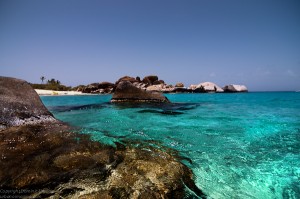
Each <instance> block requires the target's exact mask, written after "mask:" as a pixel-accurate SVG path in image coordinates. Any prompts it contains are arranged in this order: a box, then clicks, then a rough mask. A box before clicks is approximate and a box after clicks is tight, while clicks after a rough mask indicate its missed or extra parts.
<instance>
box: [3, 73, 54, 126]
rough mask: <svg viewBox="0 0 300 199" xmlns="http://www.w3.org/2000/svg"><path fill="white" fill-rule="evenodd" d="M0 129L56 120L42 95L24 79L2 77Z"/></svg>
mask: <svg viewBox="0 0 300 199" xmlns="http://www.w3.org/2000/svg"><path fill="white" fill-rule="evenodd" d="M0 110H1V115H0V129H4V128H7V127H11V126H20V125H24V124H37V123H41V122H45V121H55V119H54V117H53V115H52V114H51V113H50V112H49V111H48V110H47V108H46V107H45V106H44V104H43V103H42V102H41V99H40V97H39V96H38V95H37V93H36V92H35V91H34V90H33V89H32V87H31V86H30V85H29V84H28V83H27V82H26V81H24V80H20V79H15V78H10V77H0Z"/></svg>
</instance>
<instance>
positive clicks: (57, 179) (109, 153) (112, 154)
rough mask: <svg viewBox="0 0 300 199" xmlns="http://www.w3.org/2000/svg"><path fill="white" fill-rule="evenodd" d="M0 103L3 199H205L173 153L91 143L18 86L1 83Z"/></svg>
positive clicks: (24, 87)
mask: <svg viewBox="0 0 300 199" xmlns="http://www.w3.org/2000/svg"><path fill="white" fill-rule="evenodd" d="M0 100H1V101H0V102H1V103H0V105H1V109H0V114H1V124H2V127H3V128H2V129H0V152H1V154H0V158H1V161H0V190H3V192H1V194H0V195H1V196H2V197H3V198H81V199H83V198H107V199H108V198H109V199H119V198H132V199H136V198H153V199H158V198H175V199H176V198H178V199H179V198H184V197H185V194H186V190H187V187H188V189H190V190H192V192H191V193H190V194H194V195H195V197H196V195H198V196H200V197H205V195H204V194H203V193H202V192H201V190H199V189H198V188H197V187H196V186H195V184H194V181H193V174H192V172H191V170H190V169H188V168H187V167H186V166H185V165H183V164H182V163H180V161H178V156H176V152H175V151H173V152H172V151H171V150H170V149H164V150H160V149H157V148H154V147H152V146H149V145H148V144H147V143H144V144H143V146H142V144H141V143H139V144H138V145H140V146H141V148H137V147H133V146H136V145H137V144H136V143H130V141H128V142H126V145H123V144H119V143H115V146H106V145H103V144H101V143H100V142H96V141H92V140H91V139H90V136H88V135H86V134H80V133H78V132H77V130H76V129H74V128H71V127H70V126H68V125H66V124H64V123H62V122H60V121H58V120H56V119H55V118H54V117H53V116H52V114H51V113H50V112H49V111H48V110H47V109H46V108H45V106H44V105H43V104H42V102H41V101H40V99H39V97H38V95H37V93H35V92H34V90H33V89H32V88H31V87H30V86H29V85H28V83H27V82H25V81H23V80H18V79H14V78H6V77H1V78H0ZM44 117H46V118H49V119H45V118H44ZM28 118H29V120H30V121H34V122H30V121H27V119H28ZM30 118H31V119H30ZM16 121H24V122H16Z"/></svg>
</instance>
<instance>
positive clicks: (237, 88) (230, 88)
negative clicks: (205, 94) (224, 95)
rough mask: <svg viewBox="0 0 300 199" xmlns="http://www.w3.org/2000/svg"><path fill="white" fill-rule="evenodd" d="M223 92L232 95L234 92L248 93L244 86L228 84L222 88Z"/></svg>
mask: <svg viewBox="0 0 300 199" xmlns="http://www.w3.org/2000/svg"><path fill="white" fill-rule="evenodd" d="M223 89H224V92H228V93H234V92H248V89H247V87H246V86H245V85H236V84H230V85H226V86H224V88H223Z"/></svg>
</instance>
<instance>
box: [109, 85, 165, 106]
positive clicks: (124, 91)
mask: <svg viewBox="0 0 300 199" xmlns="http://www.w3.org/2000/svg"><path fill="white" fill-rule="evenodd" d="M111 102H156V103H157V102H158V103H160V102H169V100H168V98H166V97H165V96H164V95H162V94H161V93H159V92H149V91H145V90H142V89H139V88H137V87H135V86H134V85H133V84H132V83H131V82H129V81H122V82H120V83H119V84H118V86H117V88H116V90H115V93H114V94H113V96H112V99H111Z"/></svg>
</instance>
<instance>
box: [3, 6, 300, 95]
mask: <svg viewBox="0 0 300 199" xmlns="http://www.w3.org/2000/svg"><path fill="white" fill-rule="evenodd" d="M299 24H300V1H299V0H281V1H279V0H187V1H183V0H180V1H177V0H172V1H169V0H107V1H106V0H98V1H93V0H72V1H71V0H13V1H11V0H0V75H1V76H12V77H17V78H21V79H25V80H27V81H29V82H36V83H39V82H40V77H41V76H42V75H43V76H45V77H46V78H47V79H48V78H49V79H50V78H55V79H58V80H60V81H61V82H62V83H63V84H66V85H71V86H76V85H79V84H88V83H93V82H101V81H111V82H114V81H116V80H117V79H118V78H119V77H121V76H124V75H130V76H134V77H135V76H140V77H143V76H146V75H150V74H156V75H158V76H159V78H160V79H163V80H165V81H166V82H167V83H170V84H175V83H176V82H183V83H184V84H185V85H186V86H189V85H190V84H198V83H200V82H204V81H212V82H215V83H217V84H218V85H220V86H224V85H225V84H232V83H234V84H245V85H246V86H248V88H249V90H252V91H256V90H260V91H263V90H299V89H300V25H299Z"/></svg>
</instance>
